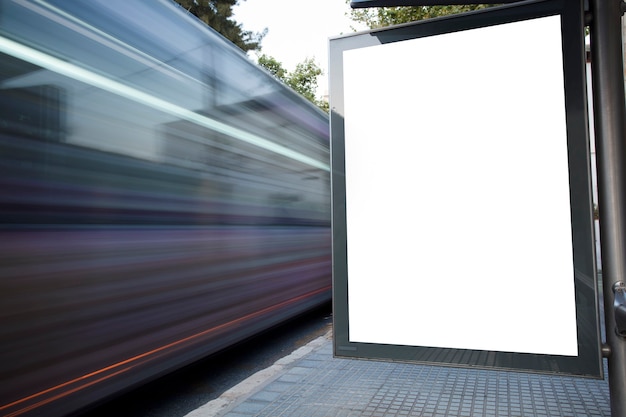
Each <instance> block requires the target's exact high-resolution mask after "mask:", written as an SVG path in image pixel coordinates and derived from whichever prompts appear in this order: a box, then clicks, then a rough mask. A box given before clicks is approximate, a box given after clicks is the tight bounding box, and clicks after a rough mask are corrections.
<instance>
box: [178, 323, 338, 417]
mask: <svg viewBox="0 0 626 417" xmlns="http://www.w3.org/2000/svg"><path fill="white" fill-rule="evenodd" d="M331 337H332V331H329V332H328V333H326V334H325V335H324V336H320V337H318V338H317V339H314V340H312V341H310V342H309V343H307V344H306V345H305V346H302V347H300V348H298V349H296V350H295V351H293V352H292V353H291V354H289V355H287V356H285V357H283V358H281V359H279V360H277V361H276V362H274V364H273V365H272V366H270V367H268V368H265V369H263V370H261V371H259V372H257V373H255V374H254V375H251V376H249V377H248V378H246V379H244V380H243V381H241V382H240V383H239V384H237V385H235V386H234V387H232V388H231V389H229V390H228V391H225V392H224V393H223V394H222V395H220V396H219V398H216V399H214V400H211V401H209V402H208V403H206V404H205V405H203V406H201V407H200V408H197V409H195V410H193V411H192V412H190V413H188V414H187V415H185V417H216V416H219V415H221V414H222V413H223V412H225V411H227V410H229V409H232V408H233V407H234V406H235V405H237V404H239V403H240V402H242V401H243V400H245V399H246V398H248V397H249V396H250V395H252V394H254V393H255V392H257V391H259V390H260V389H261V388H263V387H264V386H265V385H267V384H269V383H270V382H272V381H273V380H274V379H276V378H277V377H278V376H279V375H280V374H282V373H283V371H285V370H286V369H288V368H289V367H290V366H291V365H292V364H293V363H294V362H296V361H298V360H299V359H302V358H303V357H304V356H306V355H308V354H309V353H311V352H313V351H315V350H316V349H318V348H320V347H321V346H323V345H324V344H325V343H327V342H328V340H329V339H330V338H331Z"/></svg>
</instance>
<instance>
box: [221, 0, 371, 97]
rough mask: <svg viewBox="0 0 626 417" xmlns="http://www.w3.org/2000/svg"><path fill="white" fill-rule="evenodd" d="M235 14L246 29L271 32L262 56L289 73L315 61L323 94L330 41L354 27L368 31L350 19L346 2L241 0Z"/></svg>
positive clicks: (326, 82)
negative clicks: (297, 67) (307, 62)
mask: <svg viewBox="0 0 626 417" xmlns="http://www.w3.org/2000/svg"><path fill="white" fill-rule="evenodd" d="M233 12H234V20H235V21H236V22H237V23H240V24H241V25H242V27H243V29H244V30H250V31H253V32H262V31H263V29H265V28H267V29H268V33H267V35H266V36H265V37H264V38H263V41H262V43H261V53H264V54H266V55H269V56H271V57H273V58H275V59H276V60H277V61H278V62H280V63H282V64H283V67H284V68H285V69H286V70H287V71H293V70H294V69H295V67H296V65H297V64H298V63H300V62H302V61H304V60H305V59H307V58H313V59H314V60H315V62H316V63H317V65H318V66H319V67H320V68H321V69H322V71H324V75H323V76H322V77H320V78H319V79H318V94H320V95H322V94H326V93H327V91H328V77H327V75H328V39H329V38H331V37H335V36H338V35H341V34H347V33H352V32H353V30H352V29H351V28H352V27H356V28H358V29H359V30H363V29H364V26H362V25H359V24H357V23H355V22H353V21H352V20H350V18H349V17H347V16H346V15H349V12H350V5H349V4H347V3H346V1H345V0H313V1H309V2H307V3H302V2H299V1H294V0H239V4H238V5H237V6H235V7H234V8H233ZM255 60H256V59H255Z"/></svg>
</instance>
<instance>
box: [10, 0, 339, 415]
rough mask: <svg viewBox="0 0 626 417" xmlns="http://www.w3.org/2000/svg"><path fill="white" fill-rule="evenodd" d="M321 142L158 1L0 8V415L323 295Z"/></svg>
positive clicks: (251, 71) (132, 374)
mask: <svg viewBox="0 0 626 417" xmlns="http://www.w3.org/2000/svg"><path fill="white" fill-rule="evenodd" d="M328 128H329V127H328V116H327V115H326V114H325V113H323V112H321V111H320V110H319V109H318V108H316V107H315V106H313V105H312V104H311V103H309V102H308V101H306V100H305V99H303V98H302V97H300V96H298V95H297V94H296V93H294V92H293V91H292V90H290V89H288V88H287V87H286V86H285V85H284V84H282V83H280V82H279V81H277V80H276V79H274V78H273V77H272V76H271V75H269V74H268V73H267V72H266V71H264V70H262V69H260V68H258V67H257V66H256V65H255V64H253V63H252V62H251V61H250V60H249V59H248V58H247V56H246V55H245V54H243V53H242V52H241V51H240V50H238V49H237V48H236V47H234V46H233V45H232V44H230V43H229V42H227V41H226V40H224V39H223V38H222V37H221V36H220V35H218V34H217V33H216V32H214V31H212V30H211V29H209V28H207V27H206V26H205V25H204V24H202V23H200V22H199V21H197V20H196V19H195V18H194V17H192V16H190V15H189V14H188V13H187V12H186V11H185V10H183V9H181V8H180V7H179V6H177V5H176V4H174V3H173V2H171V0H154V1H149V2H148V1H146V2H141V1H135V2H128V1H126V0H92V1H89V2H68V1H65V0H47V1H43V0H4V1H0V189H2V193H0V413H4V414H3V415H5V414H7V413H11V414H9V415H21V416H28V417H31V416H46V417H57V416H63V415H67V414H71V413H73V412H76V411H80V410H81V409H83V408H85V407H88V406H90V405H91V404H93V403H94V402H97V401H101V400H103V399H106V398H107V397H110V396H112V395H117V394H119V393H120V392H123V391H125V390H128V389H130V388H132V387H133V386H136V385H138V384H142V383H145V382H147V381H148V380H150V379H154V378H156V377H158V376H160V375H163V374H164V373H167V372H171V371H173V370H175V369H177V368H180V367H181V366H184V365H187V364H189V363H191V362H193V361H196V360H198V359H201V358H203V357H206V356H207V355H210V354H212V353H214V352H217V351H219V350H221V349H223V348H225V347H227V346H230V345H232V344H234V343H237V342H239V341H241V340H243V339H245V338H247V337H250V336H252V335H254V334H256V333H258V332H260V331H262V330H265V329H267V328H269V327H271V326H274V325H276V324H278V323H280V322H282V321H285V320H287V319H289V318H291V317H294V316H295V315H297V314H300V313H303V312H305V311H307V310H309V309H311V308H313V307H315V306H317V305H319V304H321V303H324V302H327V301H329V300H330V293H331V290H330V285H331V279H330V274H331V272H330V271H331V247H330V246H331V231H330V179H329V169H328V166H329V129H328Z"/></svg>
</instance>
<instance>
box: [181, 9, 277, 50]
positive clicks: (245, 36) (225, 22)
mask: <svg viewBox="0 0 626 417" xmlns="http://www.w3.org/2000/svg"><path fill="white" fill-rule="evenodd" d="M174 1H175V2H176V3H178V4H179V5H180V6H181V7H183V8H184V9H185V10H187V11H188V12H189V13H191V14H192V15H194V16H196V17H197V18H198V19H200V20H202V21H203V22H204V23H206V24H207V25H209V26H211V27H212V28H213V29H215V30H216V31H218V32H219V33H221V34H222V35H223V36H224V37H225V38H226V39H228V40H230V41H231V42H232V43H234V44H235V45H237V46H238V47H239V48H241V49H242V50H243V51H244V52H247V51H258V50H260V49H261V40H262V39H263V37H264V36H265V35H266V34H267V29H265V30H264V31H263V32H262V33H257V32H251V31H247V30H243V28H242V27H241V24H239V23H237V22H236V21H234V20H233V19H232V16H233V7H234V6H235V5H236V4H237V3H238V1H239V0H174Z"/></svg>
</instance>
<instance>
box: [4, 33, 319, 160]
mask: <svg viewBox="0 0 626 417" xmlns="http://www.w3.org/2000/svg"><path fill="white" fill-rule="evenodd" d="M0 51H2V52H4V53H6V54H9V55H13V56H14V57H18V58H21V59H23V60H24V61H28V62H30V63H32V64H34V65H39V66H41V67H43V68H47V69H49V70H51V71H55V72H57V73H59V74H62V75H65V76H68V77H71V78H73V79H75V80H77V81H82V82H84V83H86V84H90V85H92V86H94V87H98V88H101V89H103V90H106V91H109V92H111V93H114V94H117V95H119V96H121V97H126V98H128V99H131V100H134V101H136V102H137V103H140V104H145V105H147V106H150V107H152V108H154V109H156V110H160V111H163V112H165V113H169V114H170V115H172V116H174V117H179V118H181V119H183V120H188V121H190V122H192V123H197V124H199V125H201V126H204V127H207V128H209V129H212V130H214V131H215V132H219V133H223V134H225V135H228V136H231V137H233V138H235V139H239V140H242V141H244V142H248V143H250V144H252V145H256V146H259V147H261V148H265V149H267V150H270V151H272V152H275V153H277V154H280V155H284V156H287V157H289V158H292V159H294V160H296V161H300V162H303V163H305V164H307V165H311V166H313V167H315V168H321V169H323V170H325V171H330V167H329V165H328V164H325V163H322V162H320V161H317V160H315V159H313V158H309V157H307V156H306V155H302V154H300V153H298V152H294V151H292V150H291V149H287V148H285V147H283V146H280V145H277V144H276V143H273V142H271V141H269V140H267V139H263V138H261V137H259V136H257V135H254V134H251V133H248V132H245V131H243V130H241V129H237V128H234V127H232V126H229V125H227V124H225V123H220V122H218V121H216V120H213V119H210V118H208V117H206V116H201V115H199V114H197V113H195V112H193V111H189V110H187V109H185V108H182V107H180V106H176V105H174V104H172V103H169V102H167V101H165V100H160V99H158V98H156V97H154V96H151V95H150V94H145V93H142V92H141V91H138V90H136V89H134V88H131V87H128V86H127V85H124V84H122V83H119V82H116V81H113V80H111V79H109V78H106V77H102V76H100V75H98V74H94V73H93V72H91V71H88V70H85V69H83V68H80V67H77V66H76V65H73V64H70V63H68V62H64V61H62V60H60V59H56V58H53V57H51V56H49V55H46V54H43V53H40V52H38V51H35V50H33V49H31V48H27V47H25V46H23V45H20V44H18V43H16V42H12V41H10V40H8V39H5V38H0Z"/></svg>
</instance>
